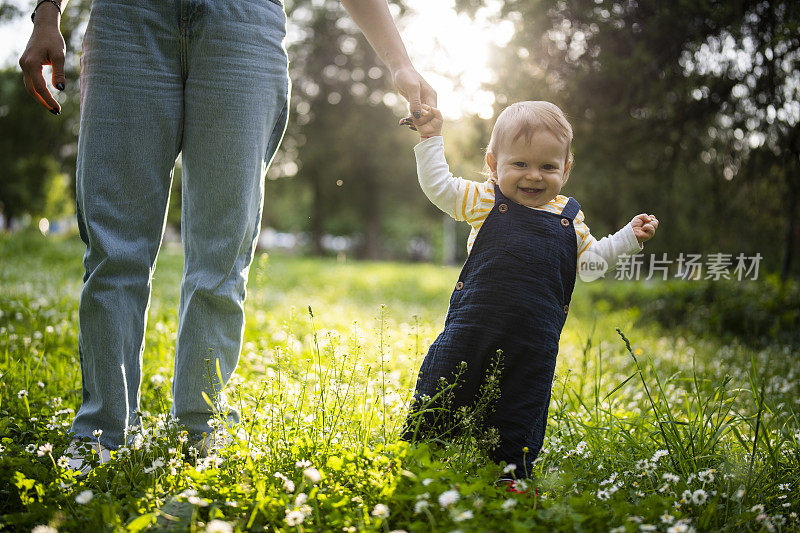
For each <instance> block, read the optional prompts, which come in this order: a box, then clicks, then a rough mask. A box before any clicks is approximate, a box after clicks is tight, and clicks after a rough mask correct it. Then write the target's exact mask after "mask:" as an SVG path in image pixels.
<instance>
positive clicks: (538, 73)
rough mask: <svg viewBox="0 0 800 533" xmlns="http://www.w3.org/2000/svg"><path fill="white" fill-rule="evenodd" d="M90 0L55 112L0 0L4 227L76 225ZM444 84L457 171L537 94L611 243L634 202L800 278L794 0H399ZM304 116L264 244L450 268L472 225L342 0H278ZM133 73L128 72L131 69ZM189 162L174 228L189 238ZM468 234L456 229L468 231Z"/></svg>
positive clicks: (0, 210) (698, 236) (579, 194)
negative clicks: (439, 198)
mask: <svg viewBox="0 0 800 533" xmlns="http://www.w3.org/2000/svg"><path fill="white" fill-rule="evenodd" d="M90 4H91V2H90V1H89V0H72V1H71V2H70V3H69V6H68V8H67V9H66V12H65V16H64V18H63V21H62V31H63V33H64V36H65V39H66V42H67V54H68V56H67V57H68V65H67V72H68V85H67V89H66V91H64V93H62V94H60V95H59V96H58V98H59V99H60V101H61V103H62V106H63V113H62V115H61V116H59V117H54V116H51V115H50V114H49V113H46V112H45V111H44V110H43V109H42V108H41V107H39V106H38V105H37V104H35V103H34V102H33V100H32V99H31V98H30V97H29V96H28V94H27V93H26V92H25V89H24V87H23V83H22V79H21V74H20V71H19V67H18V66H17V64H16V61H17V59H18V57H19V53H20V52H21V51H22V50H23V49H24V45H25V42H26V41H27V38H28V35H29V33H30V29H31V23H30V19H29V13H30V9H31V8H32V3H31V2H20V1H18V0H1V1H0V45H2V46H0V54H3V55H2V56H0V59H2V61H3V63H2V70H0V224H2V228H3V230H4V231H13V230H19V229H21V228H25V227H33V228H38V230H39V231H42V232H45V233H47V232H50V233H58V232H64V231H75V230H74V227H75V225H74V223H73V219H74V207H73V204H74V170H75V168H74V167H75V156H76V153H75V152H76V146H77V143H76V140H77V134H78V128H79V102H78V99H79V84H78V71H79V56H80V42H81V37H82V34H83V28H84V27H85V24H86V20H87V17H88V14H89V10H90ZM390 5H391V8H392V12H393V14H394V15H395V18H396V20H397V22H398V26H399V27H400V29H401V33H402V34H403V37H404V39H405V41H406V43H407V46H408V48H409V52H410V55H411V57H412V60H413V61H414V62H415V64H416V65H417V67H418V69H419V70H420V71H421V72H422V73H423V75H424V76H425V77H426V79H428V81H429V82H430V83H431V84H432V85H433V86H434V88H436V89H437V91H438V93H439V104H440V107H441V108H442V109H443V111H444V113H445V117H446V119H447V123H446V129H445V142H446V150H447V156H448V160H449V162H450V165H451V168H452V170H453V172H454V173H455V174H456V175H461V176H464V177H469V178H472V179H482V178H481V176H480V171H481V168H482V159H483V149H484V147H485V144H486V143H487V141H488V137H489V132H490V131H491V126H492V123H493V117H494V116H496V115H497V113H498V112H499V111H500V110H501V109H502V108H503V107H504V106H506V105H507V104H509V103H512V102H514V101H518V100H531V99H545V100H551V101H553V102H555V103H557V104H558V105H559V106H561V107H562V109H564V111H565V112H566V114H567V115H568V117H569V118H570V120H571V122H572V124H573V127H574V129H575V142H574V147H573V150H574V153H575V160H576V165H575V167H574V171H573V173H572V178H571V179H570V181H569V184H568V185H567V187H566V188H565V190H564V192H565V193H566V194H568V195H571V196H575V197H576V198H577V199H578V200H579V201H580V202H581V203H582V205H583V209H584V212H585V213H586V216H587V221H588V222H589V226H590V228H591V229H592V232H593V234H594V235H595V236H597V237H601V236H603V235H605V234H607V233H609V232H613V231H615V230H616V229H617V228H619V227H621V226H623V225H624V224H625V223H627V222H628V221H629V220H630V219H631V217H632V216H633V215H635V214H637V213H640V212H648V213H653V214H656V215H657V216H658V217H659V220H660V221H661V227H660V230H659V233H658V235H657V238H656V239H654V240H653V241H652V242H651V243H648V245H647V252H649V253H653V254H656V255H658V256H661V254H668V256H669V257H673V258H674V257H676V256H677V255H678V254H680V253H698V254H711V253H718V252H719V253H729V254H732V255H733V256H734V257H735V256H736V255H737V254H745V255H748V256H754V255H755V254H757V253H759V254H761V256H762V257H763V259H762V262H761V266H760V268H761V271H762V272H771V273H775V274H780V275H781V276H782V277H784V278H786V277H797V274H798V273H800V265H799V263H800V220H798V219H800V216H799V215H800V207H799V206H798V202H799V201H800V126H799V125H798V123H799V122H800V71H799V69H798V66H799V65H800V31H798V28H800V4H798V3H797V2H794V1H792V0H771V1H747V0H732V1H724V2H715V1H692V2H687V1H677V2H656V1H654V0H649V1H636V0H558V1H550V0H509V1H505V2H503V1H495V0H435V1H431V0H403V1H392V2H390ZM285 9H286V12H287V15H288V35H287V40H286V45H287V48H288V50H289V57H290V61H291V63H290V74H291V78H292V82H293V90H292V99H291V106H292V109H291V111H292V115H291V119H290V124H289V129H288V131H287V134H286V137H285V139H284V142H283V145H282V147H281V149H280V151H279V153H278V154H277V156H276V158H275V161H274V163H273V165H272V168H271V169H270V170H269V172H268V175H267V195H266V200H265V209H264V217H263V228H264V229H263V231H262V239H261V245H262V247H264V248H266V249H274V248H280V249H283V250H285V251H288V252H291V253H297V254H319V255H334V256H339V257H340V258H342V257H347V258H350V257H353V258H368V259H392V260H404V261H407V260H414V261H434V262H443V263H458V262H459V261H460V260H462V259H463V257H464V254H465V248H464V242H465V237H466V233H467V230H468V228H467V227H466V225H463V224H458V225H457V224H456V223H454V222H452V221H449V220H446V217H444V216H443V215H442V214H441V213H440V212H438V210H437V209H436V208H435V207H434V206H432V205H431V204H430V203H429V202H428V200H427V199H426V198H425V196H424V195H423V194H422V192H421V191H420V190H419V187H418V185H417V182H416V171H415V161H414V156H413V152H412V147H413V145H414V144H415V143H416V142H417V136H416V134H414V133H413V132H410V131H409V130H407V129H403V128H400V127H398V126H397V121H398V118H400V117H402V116H403V115H404V114H405V113H406V107H405V102H404V101H403V100H402V98H400V97H398V96H397V95H396V94H395V93H394V91H393V88H392V84H391V80H389V79H388V78H387V75H386V70H385V69H384V68H383V67H382V66H381V65H380V63H379V62H378V60H377V58H376V56H375V54H374V53H373V52H372V50H371V49H370V48H369V46H368V45H367V43H366V41H365V39H364V38H363V37H362V36H361V34H360V33H359V31H358V29H357V27H356V26H355V25H354V24H353V23H352V21H351V20H350V19H349V18H348V17H347V14H346V12H345V11H344V9H343V8H342V7H341V5H340V4H339V2H338V1H335V0H286V2H285ZM120 83H125V80H120ZM180 176H181V172H180V160H179V161H178V163H177V165H176V170H175V173H174V180H173V190H172V191H173V192H172V199H171V208H170V212H169V228H170V229H169V230H168V234H167V238H170V239H173V240H175V239H178V238H179V235H178V228H179V219H180V209H179V205H180V185H179V184H180ZM462 226H463V227H462Z"/></svg>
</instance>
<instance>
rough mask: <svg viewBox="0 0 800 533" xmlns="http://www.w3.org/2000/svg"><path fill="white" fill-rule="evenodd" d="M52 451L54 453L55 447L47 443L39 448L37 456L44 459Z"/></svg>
mask: <svg viewBox="0 0 800 533" xmlns="http://www.w3.org/2000/svg"><path fill="white" fill-rule="evenodd" d="M52 451H53V445H52V444H50V443H49V442H46V443H44V444H42V445H41V446H39V449H38V450H37V451H36V455H38V456H39V457H44V456H45V455H47V454H48V453H50V452H52Z"/></svg>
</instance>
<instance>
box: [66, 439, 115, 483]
mask: <svg viewBox="0 0 800 533" xmlns="http://www.w3.org/2000/svg"><path fill="white" fill-rule="evenodd" d="M95 453H96V454H97V455H99V456H100V464H105V463H107V462H108V461H110V460H111V451H110V450H109V449H108V448H106V447H105V446H103V445H102V444H100V443H99V442H83V441H80V440H78V439H72V442H71V443H70V444H69V447H68V448H67V449H66V450H65V451H64V455H65V456H66V457H67V465H68V466H69V468H70V469H72V470H77V471H78V472H80V473H81V475H85V474H88V473H89V471H90V470H91V469H92V465H91V464H89V461H88V457H90V456H91V455H92V454H95Z"/></svg>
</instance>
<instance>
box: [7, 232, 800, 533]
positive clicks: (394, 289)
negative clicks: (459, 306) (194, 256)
mask: <svg viewBox="0 0 800 533" xmlns="http://www.w3.org/2000/svg"><path fill="white" fill-rule="evenodd" d="M82 251H83V248H82V245H81V243H80V241H79V240H78V239H77V238H70V239H67V240H52V239H44V238H43V237H41V236H38V235H36V234H22V235H14V236H10V237H9V236H0V372H2V375H0V445H1V446H2V451H0V525H2V526H3V527H2V528H0V530H2V531H5V530H10V531H11V530H20V531H30V530H31V529H32V528H34V527H35V526H37V525H50V526H52V527H54V528H56V529H59V530H61V531H82V532H85V531H103V530H107V531H164V530H175V531H204V530H209V531H229V530H232V531H239V530H241V531H265V530H267V531H273V530H278V531H294V530H298V531H357V530H368V531H392V530H406V531H420V532H423V531H454V530H460V531H529V530H535V529H538V530H541V531H551V530H570V531H609V530H615V531H630V532H633V531H655V530H658V531H690V530H692V529H694V530H697V531H718V530H729V531H731V530H736V531H761V530H766V531H797V530H798V529H800V528H798V523H799V522H798V517H797V512H798V509H800V496H798V494H799V493H798V489H800V475H798V472H800V468H798V461H800V422H799V421H798V418H797V413H798V407H799V406H800V404H799V403H798V398H799V397H800V394H799V393H800V375H799V373H800V370H799V368H800V367H798V365H797V358H798V354H797V351H796V349H795V348H793V347H792V346H791V345H786V346H782V345H779V344H774V343H773V344H768V345H767V346H766V347H763V348H761V349H759V350H757V351H756V350H754V349H752V348H748V347H747V343H741V342H737V341H731V342H730V343H728V344H725V343H723V341H721V340H720V339H719V337H717V336H714V335H710V334H709V335H703V334H702V328H700V329H698V328H696V327H693V328H691V329H690V330H684V329H681V331H691V333H690V334H691V335H692V336H691V337H688V336H685V335H684V334H675V333H673V332H672V330H664V329H659V326H658V325H656V324H655V323H649V322H647V321H641V320H638V319H640V318H641V314H642V312H646V309H645V308H641V309H640V308H639V307H630V308H626V307H627V306H625V304H624V302H620V301H618V299H614V298H611V297H608V298H603V297H602V295H603V294H606V295H610V296H613V295H614V294H617V293H618V292H619V291H621V290H623V291H632V292H633V293H636V292H637V291H638V290H639V289H638V288H637V286H636V285H635V284H627V285H621V284H614V283H613V282H595V283H591V284H587V285H582V284H580V283H579V284H578V286H577V288H576V292H575V295H574V298H573V303H572V305H571V306H570V309H571V313H570V317H569V319H568V321H567V325H566V327H565V330H564V334H563V335H562V342H561V350H560V354H559V363H558V369H557V377H556V382H555V383H554V388H553V398H552V401H551V406H550V419H549V425H548V435H547V440H546V442H545V449H544V450H543V452H542V454H541V456H540V459H539V460H537V462H536V463H535V468H536V471H535V473H534V474H535V475H534V476H533V479H532V481H531V484H532V485H535V486H536V487H538V488H539V489H540V491H541V493H540V495H536V493H534V492H533V491H529V493H528V494H523V495H514V494H510V493H506V492H503V491H502V490H500V489H498V488H496V487H495V486H494V481H495V479H496V478H497V477H498V475H499V474H500V473H501V472H502V467H501V466H497V465H494V464H492V463H491V462H489V461H487V459H486V457H485V454H484V453H483V452H482V451H481V450H480V449H478V448H477V447H476V446H475V445H474V444H471V443H469V442H468V443H466V444H459V445H457V446H444V445H441V444H431V445H424V446H419V447H412V446H409V445H407V444H405V443H402V442H399V441H398V434H399V431H400V428H401V425H402V423H403V421H404V417H405V413H406V404H407V401H408V399H409V397H410V394H411V389H412V387H413V383H414V380H415V378H416V372H417V370H418V368H419V363H420V362H421V360H422V358H423V356H424V354H425V351H426V350H427V347H428V345H429V344H430V342H431V341H432V340H433V339H434V338H435V336H436V335H437V334H438V333H439V331H440V328H441V325H442V322H443V318H444V314H445V312H446V309H447V302H448V297H449V294H450V291H451V290H452V285H453V283H454V281H455V279H456V277H457V273H458V269H456V268H442V267H438V266H432V265H410V264H397V263H351V262H347V263H339V262H336V261H335V260H327V259H308V258H295V257H285V256H277V255H270V256H267V255H260V256H258V257H257V258H256V261H255V263H254V265H253V268H252V270H251V275H250V282H249V284H248V291H249V292H248V301H247V304H246V307H247V317H248V318H247V329H246V333H245V344H244V347H243V350H242V358H241V360H240V365H239V369H238V370H237V373H236V375H235V377H234V379H233V380H232V381H231V383H230V385H229V390H228V392H229V396H230V397H231V398H232V401H233V402H234V403H236V404H238V405H239V406H240V410H241V412H242V413H243V415H244V416H243V419H242V423H241V425H240V427H238V428H235V429H236V430H235V433H236V436H235V438H234V440H233V442H232V443H231V444H230V445H229V446H227V447H226V448H225V449H224V450H223V451H222V452H221V453H220V455H219V457H217V458H214V459H211V460H203V459H197V458H196V457H194V455H193V454H192V453H191V450H190V449H189V448H187V446H186V444H185V443H183V442H181V441H182V436H181V433H180V428H177V427H175V425H174V424H172V423H171V422H170V421H169V420H167V417H166V413H167V412H168V407H169V402H170V398H169V394H170V393H169V379H170V377H171V368H172V353H173V347H174V341H175V331H176V323H177V315H176V309H177V299H178V294H179V291H178V284H179V281H180V275H181V266H182V263H181V257H180V251H179V250H178V249H176V248H174V247H167V248H165V249H164V250H162V253H161V255H160V257H159V263H158V268H157V270H156V274H155V278H154V280H153V300H152V305H151V309H150V316H149V322H148V328H147V333H146V348H145V355H144V367H145V371H144V379H143V383H142V405H141V408H142V411H143V422H144V427H145V431H144V432H143V434H142V437H141V438H140V440H139V442H138V443H137V445H134V446H131V447H130V448H129V449H128V450H127V452H126V453H125V452H123V453H118V454H117V455H116V456H115V457H114V459H113V460H112V461H111V462H110V463H109V464H105V465H98V466H97V467H96V468H95V469H94V470H92V472H91V473H90V474H89V475H88V476H85V477H77V476H76V475H75V474H74V473H72V472H70V471H68V470H65V469H64V468H62V467H61V466H59V465H58V460H59V458H60V457H61V454H62V453H63V451H64V449H65V447H66V446H67V444H68V436H67V435H66V433H65V432H66V430H67V429H68V427H69V422H70V420H71V416H72V411H71V410H74V409H77V407H78V405H79V401H80V390H79V386H80V370H79V365H78V361H77V301H78V294H79V291H80V283H81V276H82V267H81V255H82ZM593 301H594V302H597V303H596V304H594V305H593V304H592V302H593ZM609 302H611V303H609ZM309 307H310V308H311V309H312V310H313V317H312V315H311V313H309ZM643 310H644V311H643ZM617 328H619V330H620V332H621V333H618V332H617ZM623 335H624V336H623ZM628 339H629V341H628ZM626 342H630V345H629V346H628V345H626ZM726 342H727V341H726ZM762 344H763V343H762ZM20 391H26V393H21V392H20ZM47 444H51V445H52V450H51V451H50V450H49V448H48V447H47V446H45V445H47ZM42 446H45V447H44V448H41V452H42V454H41V455H39V454H38V453H37V450H40V447H42ZM30 450H33V451H30ZM308 468H313V469H316V470H317V471H319V472H320V473H321V479H319V480H317V479H316V476H315V475H314V471H313V470H311V471H307V469H308ZM304 472H306V473H307V475H304Z"/></svg>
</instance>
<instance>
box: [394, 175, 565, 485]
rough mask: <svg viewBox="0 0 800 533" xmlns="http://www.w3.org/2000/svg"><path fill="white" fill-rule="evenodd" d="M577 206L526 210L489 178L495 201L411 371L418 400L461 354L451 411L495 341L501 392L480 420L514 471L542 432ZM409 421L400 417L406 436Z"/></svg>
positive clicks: (527, 460)
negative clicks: (434, 333) (440, 325)
mask: <svg viewBox="0 0 800 533" xmlns="http://www.w3.org/2000/svg"><path fill="white" fill-rule="evenodd" d="M579 210H580V205H579V204H578V202H577V201H575V199H573V198H570V199H569V201H568V202H567V204H566V206H565V207H564V209H563V210H562V212H561V213H560V214H555V213H551V212H548V211H543V210H539V209H531V208H529V207H525V206H523V205H520V204H517V203H515V202H513V201H511V200H508V199H507V198H506V197H505V196H503V194H502V193H501V192H500V188H499V187H497V186H496V185H495V205H494V207H493V208H492V210H491V212H490V213H489V215H488V216H487V218H486V220H485V222H484V223H483V226H482V227H481V229H480V232H479V233H478V235H477V238H476V240H475V244H474V245H473V247H472V251H471V253H470V255H469V257H468V258H467V261H466V263H464V267H463V268H462V270H461V274H460V275H459V277H458V282H457V283H456V287H455V290H454V291H453V294H452V295H451V296H450V308H449V310H448V312H447V318H446V320H445V327H444V331H442V333H441V334H440V335H439V337H438V338H437V339H436V340H435V341H434V343H433V344H432V345H431V347H430V349H429V350H428V354H427V356H426V357H425V360H424V361H423V363H422V368H421V369H420V373H419V377H418V379H417V386H416V391H415V394H414V397H415V400H416V401H415V405H416V406H419V405H420V403H419V400H420V399H421V398H422V397H423V396H429V397H434V396H435V395H436V393H437V392H438V391H439V390H441V386H440V384H439V380H440V378H442V377H444V378H446V379H447V380H448V382H449V383H452V382H453V378H454V376H455V374H456V372H457V371H458V367H459V366H460V364H461V362H462V361H465V362H466V363H467V367H466V370H464V371H462V373H461V374H460V375H459V377H458V380H457V383H456V386H455V388H454V390H453V396H452V398H451V399H452V404H451V406H450V407H451V409H452V411H450V412H453V411H454V410H455V409H458V408H459V407H461V406H471V405H472V404H474V402H475V400H476V399H477V397H478V395H479V394H480V389H481V385H482V383H483V381H484V378H485V375H486V372H487V369H488V368H489V365H490V363H491V361H492V359H493V357H494V356H495V354H496V353H497V350H502V355H501V358H500V362H501V373H500V397H499V399H498V400H497V402H496V404H495V408H494V411H493V412H492V413H490V414H489V415H488V416H487V418H486V419H485V421H484V424H485V425H486V426H488V427H495V428H497V430H498V432H499V436H500V441H499V445H498V447H497V448H495V449H494V450H492V452H491V455H492V459H493V460H495V461H497V462H500V461H506V462H507V463H514V464H516V465H517V470H516V474H517V475H518V476H525V475H526V474H527V473H530V471H531V464H532V463H533V460H534V459H535V458H536V456H537V455H538V454H539V451H540V450H541V448H542V443H543V441H544V433H545V426H546V423H547V409H548V405H549V403H550V391H551V389H552V384H553V374H554V371H555V365H556V355H557V354H558V342H559V337H560V336H561V330H562V328H563V327H564V322H565V320H566V317H567V312H568V310H569V302H570V299H571V297H572V289H573V287H574V286H575V274H576V268H577V255H578V250H577V239H576V236H575V227H574V225H573V219H574V218H575V216H576V215H577V214H578V211H579ZM434 406H435V403H434ZM431 407H433V406H431ZM413 424H414V423H413V422H412V420H411V419H409V427H407V429H406V434H405V438H409V437H410V436H411V434H412V429H411V426H412V425H413ZM420 429H421V433H420V434H421V435H423V436H425V437H433V436H436V435H435V431H436V429H435V428H431V427H427V428H426V427H424V426H423V427H422V428H420ZM432 432H433V434H432ZM420 434H418V436H419V435H420ZM525 447H527V448H528V451H527V452H524V451H523V448H525Z"/></svg>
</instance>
